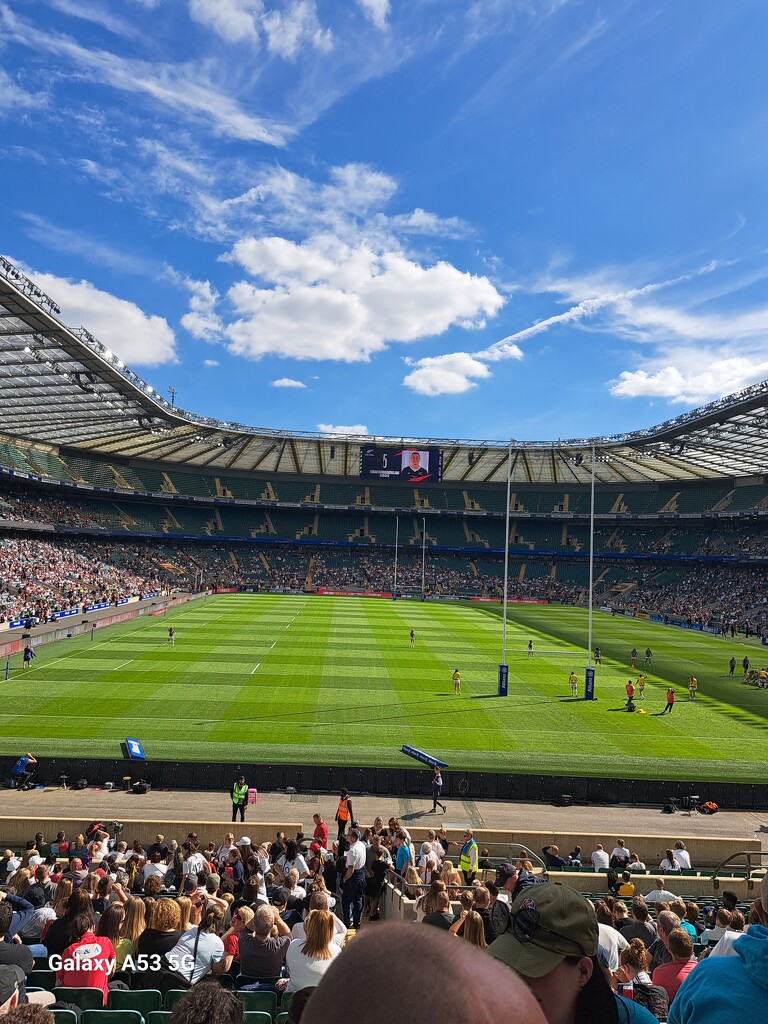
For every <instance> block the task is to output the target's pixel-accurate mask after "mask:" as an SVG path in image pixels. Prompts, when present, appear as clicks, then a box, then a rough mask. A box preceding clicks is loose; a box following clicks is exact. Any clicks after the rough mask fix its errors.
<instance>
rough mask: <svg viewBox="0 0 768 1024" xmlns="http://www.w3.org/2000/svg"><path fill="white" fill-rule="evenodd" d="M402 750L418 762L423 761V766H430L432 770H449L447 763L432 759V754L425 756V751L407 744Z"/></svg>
mask: <svg viewBox="0 0 768 1024" xmlns="http://www.w3.org/2000/svg"><path fill="white" fill-rule="evenodd" d="M400 750H401V751H402V752H403V753H404V754H407V755H408V757H413V758H415V759H416V760H417V761H421V763H422V764H428V765H429V767H430V768H447V767H448V762H447V761H440V760H438V758H436V757H432V755H431V754H425V753H424V751H423V750H417V748H416V747H409V746H408V744H407V743H404V744H403V746H402V747H401V748H400Z"/></svg>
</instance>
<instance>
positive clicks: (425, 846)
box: [419, 843, 437, 885]
mask: <svg viewBox="0 0 768 1024" xmlns="http://www.w3.org/2000/svg"><path fill="white" fill-rule="evenodd" d="M433 871H437V856H436V854H435V851H434V850H433V849H432V844H431V843H422V844H421V855H420V856H419V877H420V878H421V880H422V882H424V884H425V885H429V883H430V882H431V881H432V872H433Z"/></svg>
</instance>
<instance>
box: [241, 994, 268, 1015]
mask: <svg viewBox="0 0 768 1024" xmlns="http://www.w3.org/2000/svg"><path fill="white" fill-rule="evenodd" d="M237 996H238V999H240V1000H241V1001H242V1003H243V1006H244V1007H245V1010H246V1012H250V1011H254V1010H256V1011H258V1010H260V1011H261V1012H262V1013H268V1014H269V1016H270V1017H274V1016H275V1014H276V1013H277V996H276V995H275V993H274V992H238V993H237Z"/></svg>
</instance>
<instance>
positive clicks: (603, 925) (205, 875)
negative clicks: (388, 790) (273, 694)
mask: <svg viewBox="0 0 768 1024" xmlns="http://www.w3.org/2000/svg"><path fill="white" fill-rule="evenodd" d="M343 798H344V794H342V802H343ZM342 802H340V805H339V806H340V808H341V806H342ZM348 809H349V812H350V817H349V818H344V819H342V820H340V821H339V828H338V835H337V837H336V839H335V841H334V839H333V837H332V836H329V830H328V826H327V824H326V823H325V821H324V820H323V818H322V817H321V815H319V814H315V815H314V819H313V833H312V835H311V836H310V835H304V834H303V833H299V834H297V835H296V837H295V838H286V836H285V835H284V833H283V832H281V831H278V832H277V833H276V834H275V837H274V839H273V840H272V842H269V841H266V842H263V843H260V844H257V843H255V842H252V841H251V838H250V837H249V836H248V835H242V836H240V837H239V838H238V837H237V836H236V833H235V832H228V833H226V834H225V835H224V836H222V837H219V839H218V840H217V841H210V842H205V843H204V842H201V841H200V839H199V837H198V835H197V834H196V833H194V832H190V833H189V834H188V835H187V836H186V837H185V838H184V839H183V840H182V842H181V843H180V844H179V843H177V841H176V840H170V841H166V838H165V836H164V835H163V834H157V835H156V836H155V840H154V842H153V843H152V844H150V845H148V846H147V847H146V848H144V847H143V846H142V844H141V843H140V842H139V841H138V840H135V841H133V843H132V844H130V845H129V844H128V843H127V842H123V841H118V840H117V839H116V838H115V839H110V837H109V835H108V833H107V832H106V831H104V830H102V827H101V825H100V824H99V823H95V824H93V825H92V826H90V827H89V829H88V830H87V831H86V832H85V833H84V834H80V835H78V836H75V837H74V838H73V839H72V840H70V839H69V838H68V837H67V835H66V834H65V833H64V832H60V833H59V834H58V835H57V837H56V839H55V840H53V841H51V842H46V840H45V837H44V836H43V835H42V834H41V833H38V834H37V835H36V836H35V837H34V838H33V839H31V840H29V842H27V844H26V848H25V850H24V851H23V853H21V854H15V853H14V852H13V851H11V850H6V851H5V853H4V855H3V857H2V859H0V886H2V890H0V894H1V898H0V1015H2V1014H4V1013H5V1012H8V1011H12V1010H13V1008H14V1006H15V1005H16V1003H20V1004H22V1005H23V1004H25V1003H26V1000H27V998H28V997H27V993H26V989H25V980H26V979H27V978H29V975H30V973H31V971H32V970H33V967H34V961H35V958H44V957H51V956H54V957H56V956H58V957H60V958H61V962H59V961H55V965H56V966H55V969H56V971H57V974H56V981H57V983H58V984H59V985H61V986H64V987H67V986H69V987H72V986H76V987H77V986H80V987H82V986H85V987H89V988H93V989H95V990H97V991H98V992H99V993H100V1001H101V1002H102V1004H103V1005H106V1004H107V1001H108V999H109V995H110V992H112V991H114V990H116V989H133V990H141V989H159V990H160V991H161V992H166V991H168V990H169V989H171V988H173V989H177V988H179V987H181V988H190V989H191V993H190V996H189V997H188V1000H190V1001H191V1002H187V1003H186V1004H185V1005H186V1006H187V1008H188V1009H189V1008H191V1006H192V1005H193V1004H194V1005H196V1004H197V1001H198V1000H199V1001H200V1004H201V1005H203V1006H205V1007H206V1008H207V1009H206V1011H205V1012H208V1013H210V1012H211V1008H212V1007H213V1006H214V1005H221V1006H225V1005H226V1006H228V1007H231V1008H232V1012H233V1013H238V1012H241V1011H237V1009H236V1008H235V1004H234V1003H233V1002H231V1000H232V999H233V996H232V995H231V993H230V992H229V991H228V990H229V989H231V988H232V987H235V988H237V989H243V990H246V991H247V990H258V991H270V992H275V993H277V994H278V996H280V995H281V993H287V995H286V1000H287V999H288V998H289V997H291V995H292V994H293V993H300V994H301V995H300V997H297V1001H296V1008H297V1012H298V1007H299V1006H301V1007H305V1006H306V1007H309V1008H310V1009H309V1010H308V1011H307V1012H308V1014H310V1015H309V1016H307V1017H306V1018H305V1019H306V1020H312V1019H315V1020H318V1021H321V1020H326V1019H328V1018H326V1017H323V1016H315V1017H312V1016H311V1014H312V1013H313V1012H315V1011H316V1010H317V1011H319V1010H320V1007H321V1006H323V1007H325V1006H326V1004H327V1002H328V1001H329V1000H333V999H334V998H339V992H340V991H344V990H345V989H344V985H345V983H348V981H349V975H348V972H349V971H350V970H352V969H357V970H359V969H360V966H361V965H360V962H359V960H358V959H357V958H358V957H359V956H360V955H363V954H364V957H365V960H364V961H363V965H364V964H365V963H366V962H367V964H368V970H370V972H372V976H374V975H375V972H376V970H377V969H378V958H379V956H380V955H383V952H384V950H385V948H387V944H389V943H391V938H390V937H391V936H392V935H396V937H397V947H398V949H399V950H401V951H403V950H406V949H407V950H408V954H407V955H408V957H409V958H410V960H411V961H412V963H411V967H415V968H417V974H418V975H419V976H420V978H421V982H422V984H425V985H428V986H436V985H440V984H443V983H444V978H443V972H442V969H441V967H442V964H443V958H444V959H445V963H451V962H453V960H454V959H456V964H455V970H456V971H457V972H458V973H459V975H461V974H462V973H463V970H464V969H465V966H464V965H466V969H467V970H471V971H473V972H477V971H480V972H481V973H484V969H483V964H486V965H488V968H489V970H490V971H491V974H493V972H494V971H496V970H497V968H496V967H493V966H492V964H493V963H494V962H498V963H499V964H501V965H504V969H505V970H508V969H509V968H512V969H513V971H514V972H515V974H516V975H517V976H519V977H521V978H522V979H523V981H524V982H525V984H526V986H527V988H528V989H529V990H530V992H531V993H532V994H533V996H534V997H535V998H534V1001H533V1002H532V1004H531V1005H532V1007H533V1008H534V1009H535V1008H536V1006H538V1014H539V1016H538V1017H537V1016H535V1015H534V1016H524V1017H516V1018H515V1019H518V1020H529V1021H530V1022H531V1024H542V1021H547V1022H548V1024H580V1022H586V1021H590V1022H591V1021H610V1022H614V1021H616V1022H617V1024H618V1022H619V1021H621V1022H624V1021H629V1022H630V1024H631V1022H632V1021H636V1022H638V1024H643V1022H645V1024H648V1022H651V1021H653V1020H659V1021H661V1020H667V1019H668V1020H669V1021H670V1024H699V1021H701V1022H702V1024H709V1022H710V1021H713V1022H714V1021H715V1020H718V1021H722V1022H723V1024H728V1022H730V1021H736V1020H737V1017H736V1013H737V1012H741V1010H738V1009H737V1007H738V1005H739V1000H740V999H741V1000H742V1002H741V1006H742V1009H743V1008H744V1006H748V1007H749V1009H750V1012H751V1014H752V1016H753V1018H754V1020H755V1021H757V1022H758V1024H759V1022H764V1021H765V1020H766V1019H768V969H767V968H768V927H766V926H767V925H768V875H767V876H766V877H765V878H764V879H763V881H762V883H761V887H760V893H759V895H758V898H757V899H756V900H754V902H753V903H752V904H751V906H750V907H749V911H748V919H746V920H745V914H744V913H742V912H741V911H740V910H739V909H738V907H737V903H738V901H737V899H736V896H735V894H733V893H731V892H729V891H725V892H723V893H722V894H721V897H720V900H719V901H716V902H715V903H713V904H712V905H710V906H708V907H702V906H699V905H698V904H697V903H696V902H694V901H692V900H686V899H683V898H681V897H679V896H678V895H676V894H675V893H674V892H671V891H669V890H668V889H667V888H666V886H667V885H668V884H670V879H669V877H667V876H668V875H669V874H672V875H674V873H675V872H680V871H682V870H687V869H689V868H690V863H691V862H690V857H689V855H688V852H687V850H686V848H685V844H684V843H683V842H682V841H678V842H677V843H675V844H674V845H673V846H672V847H671V849H670V850H669V851H667V854H666V857H665V861H666V862H667V863H666V866H665V868H664V870H665V877H661V878H656V879H653V878H649V879H648V882H647V883H645V881H644V879H643V881H642V882H641V876H638V874H637V872H638V871H643V870H644V867H643V868H641V867H639V865H641V864H642V862H641V861H640V860H639V858H638V856H637V855H636V854H633V853H631V852H630V850H629V848H628V847H627V846H626V845H625V844H624V842H623V841H622V840H618V841H617V843H616V846H615V847H614V848H613V850H612V852H611V853H610V854H609V853H608V851H607V850H604V849H603V847H602V845H600V844H598V845H597V847H596V849H595V850H594V851H593V852H592V854H591V855H590V856H589V858H588V860H587V858H585V862H586V863H589V865H590V866H594V868H595V869H596V870H600V869H602V868H604V867H607V868H618V869H621V870H622V877H621V882H620V885H619V886H617V887H615V888H616V892H617V895H605V896H603V897H596V898H595V901H594V902H592V901H590V900H587V899H586V898H585V897H584V896H582V895H580V894H579V893H578V892H577V891H575V889H573V888H570V887H568V886H565V885H560V884H552V883H550V882H548V881H547V880H546V876H544V875H542V874H540V873H538V872H537V870H535V869H534V866H533V864H532V863H531V860H530V857H531V855H530V854H529V853H528V852H527V851H526V850H522V849H521V850H520V851H519V858H518V859H517V860H516V861H515V862H514V863H512V862H510V861H501V862H498V861H496V862H495V864H494V866H493V867H492V862H491V861H490V860H489V859H488V851H487V850H482V851H479V850H478V849H477V843H476V842H475V839H474V836H473V833H472V830H471V829H467V830H466V831H465V833H464V837H463V840H462V841H458V842H452V841H450V840H449V839H448V837H447V835H446V833H445V830H444V829H432V830H427V832H426V837H425V839H424V841H423V842H422V843H419V844H414V842H413V841H412V837H411V836H410V834H409V832H408V830H407V829H406V828H405V827H404V826H403V825H402V823H401V822H399V821H398V819H397V818H394V817H392V818H390V819H389V821H388V822H387V823H385V822H384V821H383V819H382V818H377V819H376V820H375V821H374V823H373V825H372V826H371V827H370V828H365V829H361V828H360V827H359V826H357V824H356V823H355V822H354V821H353V820H352V819H351V806H349V808H348ZM541 853H542V856H543V859H544V863H545V864H546V866H547V867H548V868H549V869H555V870H557V869H561V868H562V867H563V866H565V865H566V864H567V863H570V864H576V863H581V850H580V848H579V847H576V848H575V849H574V850H573V851H571V853H570V854H569V855H568V857H567V858H565V857H562V856H561V855H560V852H559V850H558V848H557V846H555V845H549V846H546V847H544V849H543V850H542V851H541ZM665 861H662V865H664V864H665ZM484 869H485V870H484ZM633 872H634V873H633ZM606 878H607V880H609V878H610V876H606ZM387 885H391V886H392V887H393V888H394V889H396V890H399V892H400V893H401V894H402V895H403V896H404V897H405V898H406V899H407V900H409V901H412V906H413V908H414V911H415V923H412V924H410V925H389V924H384V925H382V926H379V925H375V926H374V927H372V928H366V929H365V931H364V932H363V933H362V934H361V935H359V936H357V935H356V933H357V930H358V929H359V928H360V926H361V924H362V923H363V918H364V916H367V917H368V920H369V921H370V922H376V921H378V919H379V917H380V913H379V904H380V899H381V896H382V892H383V890H384V888H385V886H387ZM640 885H642V887H643V888H644V889H646V888H648V886H652V888H649V889H648V891H647V892H646V893H645V895H641V894H640V892H639V888H640ZM393 929H396V931H393ZM441 932H442V933H443V934H442V936H441V937H438V936H440V933H441ZM412 937H413V938H412ZM20 940H21V943H22V944H18V943H19V942H20ZM380 943H381V946H379V944H380ZM412 943H413V944H414V945H412ZM436 949H438V950H440V951H441V952H440V961H439V962H438V963H435V962H434V960H433V959H432V957H433V956H434V950H436ZM355 950H357V951H358V952H355ZM481 953H482V955H483V957H487V958H488V959H487V960H484V961H483V960H481V959H477V957H478V956H479V954H481ZM389 956H390V959H389V960H388V963H387V967H388V970H389V971H390V974H391V976H392V977H394V976H397V977H398V980H402V978H407V977H408V969H407V965H406V961H405V959H402V960H401V959H399V958H398V955H397V953H395V958H394V960H393V959H392V958H391V956H392V954H391V952H390V954H389ZM414 956H415V957H416V960H415V961H413V957H414ZM83 959H93V960H94V961H95V960H97V959H98V960H99V961H100V963H99V966H98V968H96V969H88V968H86V967H85V966H84V965H83V963H82V960H83ZM5 965H14V967H15V970H16V972H17V974H16V976H17V977H18V983H17V984H16V985H15V986H11V987H10V989H8V991H9V992H10V993H11V995H12V996H13V998H11V997H8V996H7V997H6V998H5V999H3V998H2V996H3V995H4V994H5V991H6V990H5V989H2V987H1V986H2V985H3V984H5V976H4V975H3V974H2V972H3V971H4V970H5ZM401 972H402V973H401ZM8 977H10V978H11V979H13V977H14V975H8ZM513 978H514V975H513V974H512V972H509V974H508V975H506V976H505V975H503V974H501V973H499V974H498V975H497V976H496V982H495V984H496V985H497V986H498V985H501V986H505V985H506V984H507V980H508V982H509V984H513V982H512V979H513ZM726 978H727V980H728V984H729V986H730V989H731V993H730V994H731V996H732V997H733V998H732V999H731V1002H730V1004H727V1000H726V994H725V993H723V992H722V991H721V984H722V982H723V980H724V979H726ZM505 979H507V980H505ZM340 986H341V989H340ZM315 990H316V994H315ZM521 991H522V990H521ZM346 995H347V997H349V996H350V989H349V988H346ZM368 996H369V998H371V997H372V992H371V990H370V989H369V990H368ZM52 998H53V997H52V996H49V995H48V993H40V994H35V995H33V999H36V1001H37V1002H40V1003H45V1002H46V999H48V1000H52ZM755 999H757V1000H758V1002H751V1001H750V1000H755ZM744 1000H746V1002H744ZM6 1004H7V1005H6ZM408 1005H409V1008H410V1003H409V1004H408ZM727 1005H730V1007H731V1009H730V1010H729V1009H726V1010H724V1009H723V1007H724V1006H727ZM627 1007H629V1008H627ZM715 1011H717V1013H719V1014H720V1016H719V1017H718V1016H717V1015H716V1012H715ZM324 1012H325V1009H323V1013H324ZM526 1012H527V1011H526ZM360 1013H361V1010H358V1011H357V1015H356V1016H355V1014H354V1013H353V1014H352V1016H351V1017H344V1018H343V1019H345V1020H346V1019H350V1020H357V1019H360V1020H368V1019H373V1018H370V1017H367V1016H365V1015H364V1011H363V1015H362V1016H361V1015H360ZM531 1013H533V1010H531ZM542 1014H543V1016H542ZM209 1019H211V1018H210V1017H205V1016H202V1017H201V1018H200V1024H202V1021H203V1020H209ZM215 1019H218V1018H215ZM227 1019H228V1018H227ZM377 1019H378V1018H377ZM445 1019H450V1020H457V1021H460V1020H465V1019H466V1020H467V1022H469V1021H473V1022H475V1021H477V1024H480V1019H481V1018H478V1017H477V1016H472V1015H470V1016H467V1017H466V1018H465V1017H461V1016H456V1015H450V1016H449V1017H447V1018H445ZM482 1019H483V1020H484V1019H485V1018H482ZM22 1020H25V1018H23V1017H20V1018H19V1021H20V1022H21V1021H22ZM184 1020H185V1019H184V1018H183V1016H182V1017H180V1018H179V1021H180V1024H182V1022H184ZM38 1021H39V1024H43V1022H44V1021H45V1022H47V1024H50V1022H49V1021H48V1018H42V1017H40V1018H35V1019H34V1021H33V1019H32V1018H31V1017H30V1019H29V1022H28V1024H37V1022H38ZM11 1024H12V1021H11ZM189 1024H192V1021H191V1020H190V1021H189ZM234 1024H238V1022H237V1021H235V1022H234Z"/></svg>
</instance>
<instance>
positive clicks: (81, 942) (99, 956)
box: [56, 915, 115, 1006]
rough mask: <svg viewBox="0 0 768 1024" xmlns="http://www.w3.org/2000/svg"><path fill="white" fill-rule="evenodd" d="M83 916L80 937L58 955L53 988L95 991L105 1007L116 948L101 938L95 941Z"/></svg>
mask: <svg viewBox="0 0 768 1024" xmlns="http://www.w3.org/2000/svg"><path fill="white" fill-rule="evenodd" d="M85 917H86V915H83V918H84V920H83V922H82V929H83V930H82V933H81V935H80V938H79V939H78V940H77V942H73V943H72V945H71V946H67V948H66V949H65V950H64V952H63V953H62V955H61V969H60V970H58V971H57V972H56V984H57V985H60V986H63V987H65V988H98V989H100V990H101V992H102V994H103V996H104V1006H106V1005H107V995H108V993H109V989H108V984H109V977H110V975H111V974H112V971H113V969H114V966H115V947H114V946H113V945H112V943H111V942H110V941H109V939H107V938H105V937H104V936H99V937H97V936H96V935H95V934H94V932H93V924H92V922H90V921H88V920H86V919H85Z"/></svg>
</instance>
